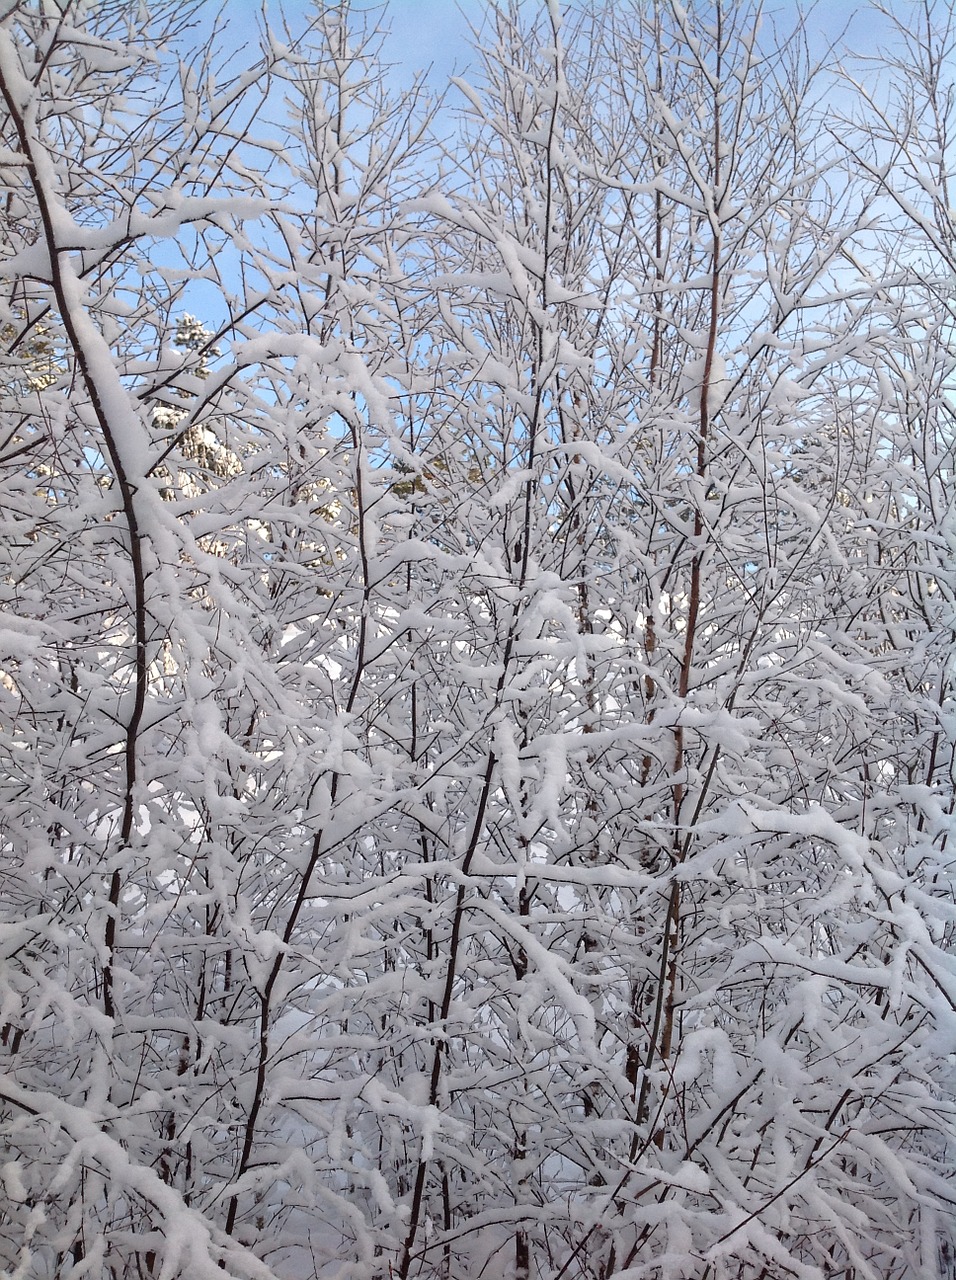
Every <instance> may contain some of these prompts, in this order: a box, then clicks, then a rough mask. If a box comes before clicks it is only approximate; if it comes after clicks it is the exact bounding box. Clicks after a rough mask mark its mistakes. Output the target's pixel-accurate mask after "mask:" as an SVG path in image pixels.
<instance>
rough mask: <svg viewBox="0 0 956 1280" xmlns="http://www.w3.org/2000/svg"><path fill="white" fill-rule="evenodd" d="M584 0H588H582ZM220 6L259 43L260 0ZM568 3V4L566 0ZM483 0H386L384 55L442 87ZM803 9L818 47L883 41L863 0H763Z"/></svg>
mask: <svg viewBox="0 0 956 1280" xmlns="http://www.w3.org/2000/svg"><path fill="white" fill-rule="evenodd" d="M206 2H207V3H208V5H209V11H210V14H211V15H212V14H213V13H215V12H217V11H218V10H219V8H220V0H206ZM523 2H524V3H525V4H526V6H527V7H528V8H529V9H531V8H533V7H535V6H536V5H540V6H541V7H543V6H544V5H545V0H523ZM267 3H268V11H269V16H270V20H271V21H273V22H274V23H276V25H278V24H279V17H280V14H281V13H285V14H286V15H287V16H288V18H289V20H290V24H291V25H292V26H293V27H297V26H299V25H300V23H301V22H302V21H303V20H304V19H306V17H307V15H308V14H309V13H310V12H311V11H312V10H313V5H312V3H311V0H267ZM585 3H586V0H585ZM887 5H888V8H889V10H890V11H891V12H895V13H897V14H899V15H900V16H901V17H902V16H903V15H904V14H905V13H906V12H907V11H908V9H909V5H908V3H907V0H887ZM223 7H224V12H225V15H226V20H227V24H228V35H227V42H231V40H232V39H236V43H237V44H238V43H240V42H241V41H242V40H251V42H252V43H253V45H254V46H255V44H256V43H257V40H256V31H257V28H258V23H259V17H260V15H261V11H262V4H261V0H225V4H224V6H223ZM353 7H354V9H355V10H356V11H361V10H363V9H368V10H370V11H373V12H376V11H378V12H380V11H381V10H382V8H383V5H382V4H381V3H379V4H376V3H374V0H353ZM569 7H572V4H571V0H569ZM485 8H486V5H485V0H389V3H388V5H387V25H388V26H389V27H390V28H391V36H390V38H389V40H388V43H387V46H386V58H387V60H388V61H389V62H392V63H395V64H397V65H396V76H397V78H398V79H399V80H401V81H405V82H407V81H408V80H409V79H410V78H411V77H412V75H413V73H414V72H415V71H416V70H419V69H423V68H425V67H431V68H432V77H433V83H434V85H435V86H436V87H443V86H444V84H445V83H447V80H448V77H449V76H450V75H453V74H455V73H456V72H458V73H467V69H468V64H469V61H470V59H471V57H472V54H471V48H470V43H471V41H470V33H469V21H471V22H472V23H474V24H475V25H480V23H481V19H482V15H483V13H484V11H485ZM801 9H803V10H809V13H808V15H807V18H806V21H807V27H808V30H809V33H810V37H811V40H810V44H811V48H814V47H816V49H817V50H821V49H822V48H823V47H824V45H823V40H822V39H821V37H822V38H823V39H826V40H828V41H832V40H834V39H836V40H840V37H841V35H843V33H844V31H845V32H846V38H845V46H846V47H847V48H849V49H852V50H853V51H854V52H856V53H860V54H868V53H874V52H876V51H877V48H878V46H879V45H880V44H881V43H885V42H886V40H885V37H886V32H887V24H886V22H885V20H881V19H880V18H879V17H878V15H877V14H876V13H875V12H874V11H873V10H872V9H871V8H869V6H868V5H867V4H866V0H821V2H820V3H817V4H815V5H813V4H810V5H803V4H800V3H798V2H797V0H776V2H775V0H767V3H766V5H765V14H766V15H767V19H768V20H769V19H770V17H771V16H772V17H775V18H776V19H777V20H778V21H779V22H780V24H781V27H782V28H783V29H786V28H788V27H792V26H793V25H796V24H797V23H798V22H799V20H800V12H801Z"/></svg>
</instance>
